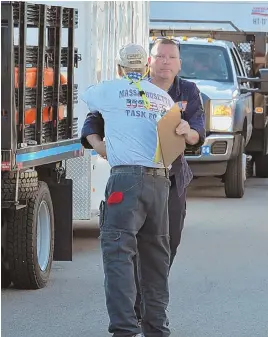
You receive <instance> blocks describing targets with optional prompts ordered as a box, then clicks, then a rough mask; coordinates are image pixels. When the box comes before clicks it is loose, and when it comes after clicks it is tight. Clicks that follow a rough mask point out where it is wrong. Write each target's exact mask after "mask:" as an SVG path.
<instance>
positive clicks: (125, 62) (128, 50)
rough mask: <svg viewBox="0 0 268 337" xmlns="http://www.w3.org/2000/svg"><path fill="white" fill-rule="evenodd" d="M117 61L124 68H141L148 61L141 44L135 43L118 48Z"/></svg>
mask: <svg viewBox="0 0 268 337" xmlns="http://www.w3.org/2000/svg"><path fill="white" fill-rule="evenodd" d="M117 63H118V64H119V65H120V66H122V67H126V68H132V69H139V68H143V67H145V66H146V64H147V63H148V57H147V53H146V51H145V49H144V48H143V47H142V46H140V45H138V44H135V43H129V44H127V45H125V46H123V47H122V48H120V50H119V53H118V57H117Z"/></svg>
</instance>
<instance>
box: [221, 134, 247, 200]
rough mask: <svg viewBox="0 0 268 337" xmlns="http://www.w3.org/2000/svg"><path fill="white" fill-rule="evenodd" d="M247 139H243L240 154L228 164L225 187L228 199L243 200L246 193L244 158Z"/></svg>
mask: <svg viewBox="0 0 268 337" xmlns="http://www.w3.org/2000/svg"><path fill="white" fill-rule="evenodd" d="M244 148H245V139H244V137H242V138H241V142H240V148H239V154H238V156H237V157H236V158H233V159H232V160H230V161H229V162H228V165H227V170H226V173H225V179H224V182H225V183H224V187H225V195H226V197H227V198H242V197H243V195H244V193H245V181H246V160H245V159H246V158H245V157H244V156H245V155H244Z"/></svg>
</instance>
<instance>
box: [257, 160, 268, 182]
mask: <svg viewBox="0 0 268 337" xmlns="http://www.w3.org/2000/svg"><path fill="white" fill-rule="evenodd" d="M255 166H256V177H258V178H268V154H266V155H257V156H256V157H255Z"/></svg>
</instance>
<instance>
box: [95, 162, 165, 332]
mask: <svg viewBox="0 0 268 337" xmlns="http://www.w3.org/2000/svg"><path fill="white" fill-rule="evenodd" d="M160 173H162V174H163V175H162V176H161V175H158V174H160ZM169 187H170V181H169V179H168V178H166V177H165V176H164V170H159V169H157V170H156V169H146V168H143V167H140V166H121V167H115V168H112V170H111V176H110V178H109V180H108V183H107V187H106V191H105V207H104V212H103V220H102V221H101V228H100V232H101V233H100V238H101V248H102V254H103V266H104V273H105V294H106V305H107V309H108V314H109V318H110V325H109V332H111V333H113V336H114V337H130V336H133V335H135V334H137V333H140V332H141V328H140V326H139V325H138V322H137V317H136V313H135V310H134V305H135V301H136V295H137V290H136V286H135V276H134V264H133V258H134V256H135V255H136V254H137V253H138V255H139V261H140V263H139V274H140V287H141V293H142V298H143V305H142V307H141V311H142V317H143V323H142V329H143V332H144V334H145V336H146V337H168V336H169V335H170V331H169V329H168V327H167V324H166V323H167V316H166V309H167V306H168V302H169V290H168V273H169V262H170V260H169V259H170V248H169V247H170V245H169V233H168V231H169V227H168V194H169ZM114 192H123V200H122V201H120V196H119V195H118V194H116V193H114ZM109 199H110V200H111V201H113V202H116V203H112V204H111V203H110V204H109Z"/></svg>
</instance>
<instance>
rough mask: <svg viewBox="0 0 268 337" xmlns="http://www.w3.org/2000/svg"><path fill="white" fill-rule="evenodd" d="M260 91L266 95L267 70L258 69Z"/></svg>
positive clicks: (267, 90)
mask: <svg viewBox="0 0 268 337" xmlns="http://www.w3.org/2000/svg"><path fill="white" fill-rule="evenodd" d="M259 73H260V80H261V83H260V90H261V92H262V93H264V94H265V95H268V69H260V70H259Z"/></svg>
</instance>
